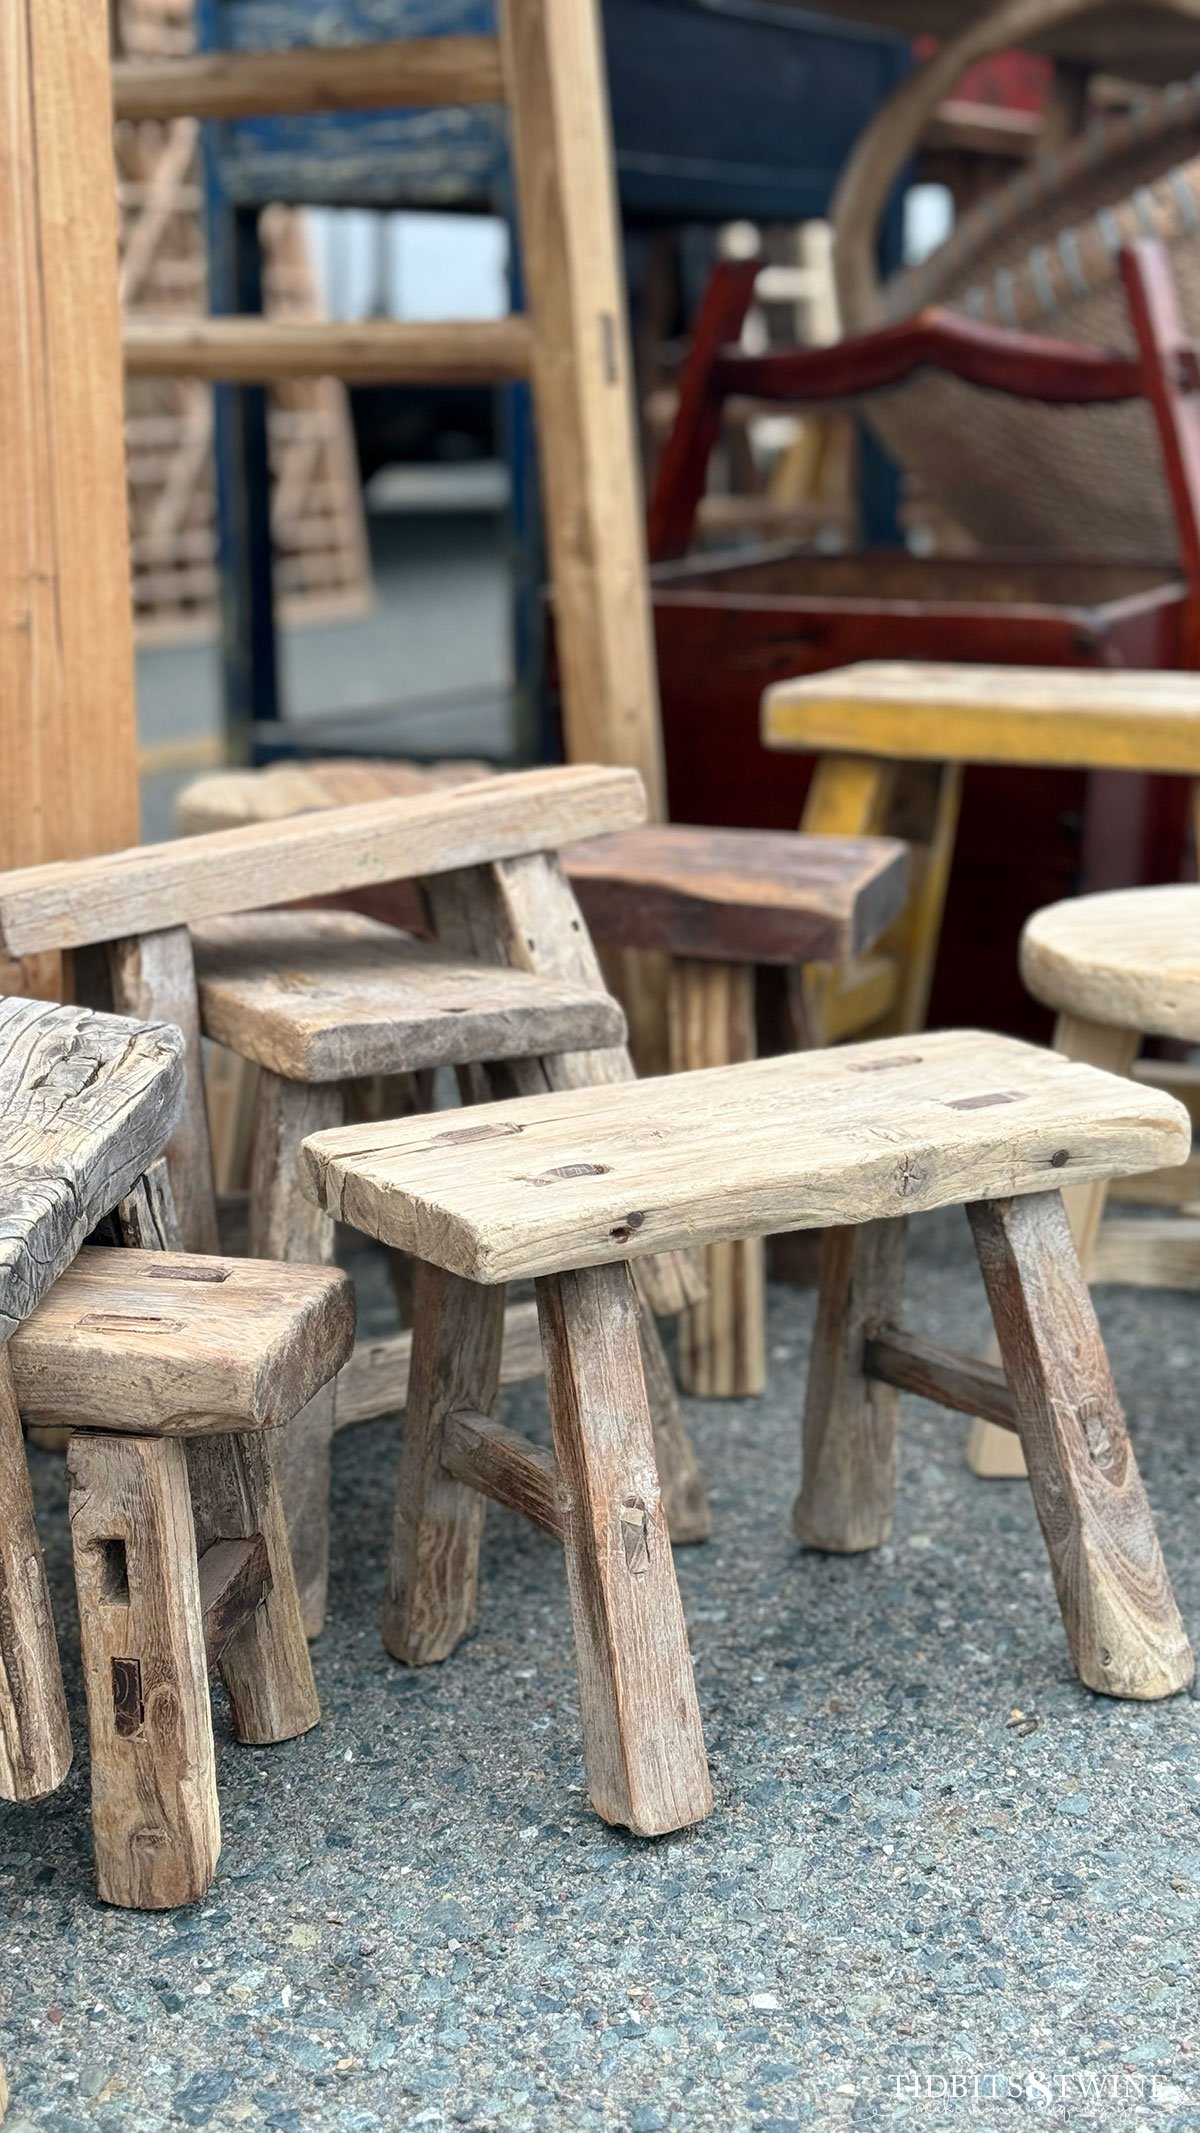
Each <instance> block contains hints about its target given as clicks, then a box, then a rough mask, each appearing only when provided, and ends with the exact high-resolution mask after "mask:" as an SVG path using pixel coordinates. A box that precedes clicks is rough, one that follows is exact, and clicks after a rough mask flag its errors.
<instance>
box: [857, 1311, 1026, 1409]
mask: <svg viewBox="0 0 1200 2133" xmlns="http://www.w3.org/2000/svg"><path fill="white" fill-rule="evenodd" d="M863 1368H864V1370H865V1372H866V1375H867V1376H868V1377H869V1378H877V1379H878V1380H879V1382H880V1384H883V1385H894V1386H895V1387H896V1389H897V1391H899V1392H915V1393H916V1395H917V1397H918V1398H919V1399H922V1400H933V1401H934V1402H935V1403H936V1405H937V1406H938V1407H950V1408H954V1409H955V1410H956V1411H957V1412H958V1413H959V1414H961V1415H982V1416H983V1417H984V1419H985V1420H986V1421H988V1422H994V1423H995V1425H996V1427H997V1429H1005V1430H1015V1429H1016V1427H1017V1412H1016V1408H1015V1406H1014V1404H1013V1396H1012V1393H1011V1391H1010V1389H1009V1385H1008V1381H1007V1379H1006V1378H1005V1375H1004V1372H1003V1371H1002V1370H998V1369H997V1368H996V1365H995V1364H994V1363H982V1362H980V1360H979V1358H978V1357H977V1356H974V1355H959V1353H958V1352H957V1350H956V1349H954V1348H943V1347H941V1346H940V1345H939V1343H938V1342H937V1341H930V1340H925V1339H924V1337H923V1336H922V1335H921V1334H919V1333H901V1332H899V1331H898V1330H897V1329H896V1328H895V1327H889V1328H887V1329H886V1330H885V1331H882V1332H879V1333H870V1334H868V1336H867V1340H866V1344H865V1348H864V1360H863Z"/></svg>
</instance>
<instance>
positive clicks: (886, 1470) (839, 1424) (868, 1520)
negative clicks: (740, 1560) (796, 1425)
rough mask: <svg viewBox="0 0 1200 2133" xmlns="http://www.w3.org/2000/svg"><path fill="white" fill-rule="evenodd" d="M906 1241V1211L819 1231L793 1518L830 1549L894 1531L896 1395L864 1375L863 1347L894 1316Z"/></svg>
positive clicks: (846, 1551)
mask: <svg viewBox="0 0 1200 2133" xmlns="http://www.w3.org/2000/svg"><path fill="white" fill-rule="evenodd" d="M905 1242H906V1225H905V1223H904V1222H903V1221H902V1220H898V1221H890V1222H862V1223H859V1224H858V1225H857V1226H856V1227H854V1228H844V1229H831V1230H826V1232H825V1238H824V1244H823V1247H822V1259H821V1292H820V1296H819V1298H818V1302H817V1323H816V1328H815V1330H814V1333H813V1346H812V1360H811V1362H810V1363H809V1369H808V1388H807V1392H806V1395H805V1402H804V1471H803V1480H802V1485H801V1489H800V1494H799V1496H798V1497H797V1499H796V1506H795V1510H794V1512H793V1516H792V1525H793V1530H794V1531H795V1534H796V1538H797V1540H801V1541H803V1542H804V1544H805V1546H806V1547H808V1548H821V1549H824V1550H826V1551H827V1552H828V1553H829V1554H832V1555H856V1554H859V1553H860V1552H861V1551H862V1550H864V1549H867V1548H878V1547H880V1546H881V1545H882V1543H883V1542H884V1541H885V1540H886V1539H887V1537H888V1535H889V1533H890V1532H891V1530H892V1507H893V1502H894V1499H895V1493H896V1417H897V1412H898V1408H899V1398H900V1396H899V1394H898V1393H897V1392H895V1391H894V1390H893V1389H892V1387H891V1386H889V1385H881V1384H880V1383H879V1382H878V1381H877V1380H876V1379H873V1378H868V1377H866V1376H864V1374H863V1351H864V1345H865V1342H866V1340H867V1337H868V1335H869V1334H870V1333H871V1332H872V1331H873V1330H874V1329H875V1328H877V1327H884V1326H889V1325H897V1324H898V1323H899V1321H900V1307H901V1304H902V1301H903V1295H904V1256H905Z"/></svg>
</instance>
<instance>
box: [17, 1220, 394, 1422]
mask: <svg viewBox="0 0 1200 2133" xmlns="http://www.w3.org/2000/svg"><path fill="white" fill-rule="evenodd" d="M353 1343H354V1289H353V1286H352V1284H351V1282H350V1280H349V1278H348V1277H347V1276H346V1275H345V1274H341V1273H339V1272H337V1271H336V1269H334V1268H331V1267H316V1266H295V1265H286V1264H284V1263H282V1262H280V1261H276V1260H262V1259H211V1258H200V1257H197V1256H196V1255H195V1254H193V1253H190V1252H138V1251H126V1250H123V1249H120V1248H117V1247H113V1248H110V1249H106V1248H104V1247H95V1246H93V1247H90V1248H88V1249H87V1250H85V1251H82V1252H81V1253H80V1254H79V1257H78V1258H77V1259H76V1260H75V1262H74V1264H73V1265H72V1266H71V1267H69V1268H68V1270H67V1272H66V1273H65V1274H64V1275H63V1276H62V1278H61V1280H60V1281H58V1282H56V1284H55V1286H54V1287H53V1288H52V1289H51V1291H50V1293H49V1295H48V1296H47V1297H46V1298H45V1300H44V1302H43V1303H41V1304H40V1305H39V1307H38V1309H37V1310H36V1311H35V1312H34V1313H33V1315H32V1317H31V1318H29V1319H27V1320H26V1322H25V1324H24V1325H23V1326H21V1327H20V1328H19V1330H18V1331H17V1333H16V1334H15V1335H14V1336H13V1339H12V1341H11V1343H10V1345H9V1353H10V1356H11V1359H12V1366H13V1376H14V1380H15V1383H16V1388H17V1402H18V1405H19V1406H20V1409H21V1412H22V1414H23V1415H24V1416H25V1418H26V1420H28V1421H30V1422H48V1423H55V1424H63V1425H65V1426H67V1427H69V1428H72V1429H114V1428H119V1429H121V1430H124V1431H125V1432H127V1433H128V1432H135V1433H146V1434H148V1435H151V1436H197V1435H208V1434H212V1433H214V1432H217V1433H219V1432H224V1431H229V1430H247V1429H268V1428H271V1427H274V1426H276V1425H278V1424H279V1423H281V1422H287V1421H289V1420H290V1419H291V1417H292V1416H293V1415H294V1414H298V1413H299V1411H300V1409H301V1408H302V1407H304V1406H306V1405H307V1403H308V1401H309V1400H311V1399H312V1398H313V1396H314V1394H315V1393H317V1392H319V1391H320V1389H321V1387H322V1385H326V1384H328V1382H329V1380H330V1378H332V1377H333V1376H335V1374H336V1373H337V1371H338V1370H339V1369H340V1368H341V1366H342V1364H343V1363H344V1362H345V1361H346V1360H347V1357H348V1356H349V1354H350V1350H351V1348H352V1346H353Z"/></svg>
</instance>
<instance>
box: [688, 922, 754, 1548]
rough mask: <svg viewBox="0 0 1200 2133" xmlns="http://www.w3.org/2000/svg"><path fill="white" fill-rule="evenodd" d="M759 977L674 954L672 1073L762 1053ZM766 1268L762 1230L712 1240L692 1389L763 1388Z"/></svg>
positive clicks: (747, 1391) (692, 1319) (742, 967)
mask: <svg viewBox="0 0 1200 2133" xmlns="http://www.w3.org/2000/svg"><path fill="white" fill-rule="evenodd" d="M755 976H756V973H755V968H754V965H753V964H752V963H710V962H700V961H695V960H692V959H691V958H688V957H678V958H675V959H673V960H672V963H671V967H670V976H669V979H668V990H667V1029H668V1034H669V1038H670V1063H671V1072H672V1073H673V1074H682V1073H687V1072H689V1071H691V1070H692V1069H694V1068H697V1067H718V1066H735V1065H738V1064H740V1063H741V1062H743V1061H745V1060H748V1059H753V1058H755V1057H756V1056H757V1051H758V1044H757V1038H756V1032H755V1024H754V992H755ZM765 1269H766V1256H765V1248H764V1245H763V1240H762V1238H761V1237H747V1238H739V1239H737V1240H736V1241H735V1242H732V1243H722V1244H710V1245H708V1246H707V1247H706V1250H705V1253H704V1276H705V1281H706V1285H707V1294H706V1295H705V1297H704V1299H703V1301H702V1302H701V1303H697V1304H693V1305H692V1306H691V1308H690V1309H689V1310H687V1311H684V1312H683V1313H682V1314H681V1316H680V1319H679V1375H680V1379H681V1381H682V1384H683V1387H684V1390H685V1391H686V1392H690V1393H695V1394H696V1395H697V1396H698V1397H699V1398H701V1399H707V1400H714V1399H720V1400H744V1399H748V1398H752V1397H756V1396H757V1395H758V1394H760V1393H761V1392H762V1391H763V1390H764V1389H765V1386H766V1382H767V1332H766V1271H765ZM672 1530H674V1529H672Z"/></svg>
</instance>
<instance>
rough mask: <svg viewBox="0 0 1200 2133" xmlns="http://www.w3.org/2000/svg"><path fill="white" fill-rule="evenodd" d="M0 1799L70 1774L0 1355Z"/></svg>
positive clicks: (28, 1497)
mask: <svg viewBox="0 0 1200 2133" xmlns="http://www.w3.org/2000/svg"><path fill="white" fill-rule="evenodd" d="M0 1504H2V1505H3V1507H4V1513H3V1518H0V1799H4V1800H40V1799H42V1798H43V1797H44V1795H45V1794H46V1793H49V1792H54V1791H55V1790H56V1788H57V1787H58V1786H59V1785H61V1784H62V1781H63V1779H64V1778H65V1776H66V1774H67V1772H68V1770H69V1769H70V1767H71V1728H70V1724H69V1722H68V1719H67V1703H66V1697H65V1696H64V1694H63V1682H62V1671H61V1669H60V1667H59V1663H58V1640H57V1638H56V1637H55V1634H54V1617H53V1615H52V1613H51V1611H50V1592H49V1588H48V1586H47V1584H46V1571H45V1566H44V1564H43V1562H42V1550H41V1546H40V1544H39V1541H38V1535H37V1526H36V1525H35V1523H34V1516H33V1495H32V1491H31V1490H30V1486H29V1469H28V1467H27V1466H26V1464H25V1445H24V1442H23V1440H22V1437H21V1417H20V1415H19V1414H18V1412H17V1399H16V1394H15V1392H14V1390H13V1382H12V1365H11V1363H10V1362H9V1360H8V1354H7V1351H6V1350H5V1349H3V1348H0Z"/></svg>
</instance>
